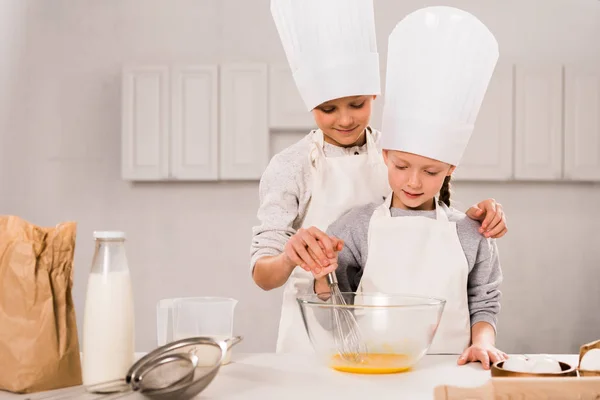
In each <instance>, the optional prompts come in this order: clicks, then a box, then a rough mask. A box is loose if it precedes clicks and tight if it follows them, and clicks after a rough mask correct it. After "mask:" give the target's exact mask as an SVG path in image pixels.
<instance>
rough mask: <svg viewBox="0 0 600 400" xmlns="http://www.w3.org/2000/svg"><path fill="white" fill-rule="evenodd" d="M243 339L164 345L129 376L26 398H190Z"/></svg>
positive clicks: (198, 339)
mask: <svg viewBox="0 0 600 400" xmlns="http://www.w3.org/2000/svg"><path fill="white" fill-rule="evenodd" d="M241 340H242V337H241V336H235V337H232V338H228V339H225V340H216V339H213V338H210V337H192V338H187V339H182V340H177V341H174V342H171V343H168V344H166V345H164V346H161V347H159V348H157V349H155V350H153V351H152V352H150V353H148V354H147V355H145V356H144V357H142V358H140V359H139V360H138V361H137V362H136V363H135V364H133V365H132V367H131V368H130V369H129V371H128V373H127V376H126V377H125V379H120V380H117V381H111V382H103V383H99V384H95V385H90V386H87V387H84V388H81V387H79V388H76V389H71V390H69V391H68V392H67V393H65V392H63V393H61V394H54V395H52V396H46V397H30V398H27V399H25V400H62V399H69V398H74V397H79V396H81V395H83V394H85V393H86V392H87V393H91V394H98V395H101V396H96V397H94V398H105V397H107V396H110V398H111V399H116V398H120V397H124V396H128V395H129V394H131V393H132V392H138V393H140V394H142V395H143V396H145V397H148V398H150V399H155V400H171V399H181V400H187V399H191V398H193V397H195V396H196V395H198V394H199V393H200V392H202V391H203V390H204V389H205V388H206V387H207V386H208V385H209V384H210V383H211V382H212V380H213V379H214V378H215V376H216V375H217V372H219V369H220V368H221V364H222V362H223V361H224V360H225V356H226V355H227V351H228V350H229V349H230V348H231V347H233V346H234V345H236V344H237V343H239V342H240V341H241Z"/></svg>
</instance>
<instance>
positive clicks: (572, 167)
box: [564, 64, 600, 181]
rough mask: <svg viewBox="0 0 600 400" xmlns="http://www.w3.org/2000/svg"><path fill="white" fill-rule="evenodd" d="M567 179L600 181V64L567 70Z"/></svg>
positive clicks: (565, 153)
mask: <svg viewBox="0 0 600 400" xmlns="http://www.w3.org/2000/svg"><path fill="white" fill-rule="evenodd" d="M564 177H565V179H567V180H586V181H600V64H595V65H567V66H566V67H565V141H564Z"/></svg>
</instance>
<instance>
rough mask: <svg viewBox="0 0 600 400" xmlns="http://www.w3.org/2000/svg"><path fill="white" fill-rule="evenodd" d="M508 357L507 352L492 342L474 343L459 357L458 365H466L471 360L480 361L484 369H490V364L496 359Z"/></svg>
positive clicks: (501, 359)
mask: <svg viewBox="0 0 600 400" xmlns="http://www.w3.org/2000/svg"><path fill="white" fill-rule="evenodd" d="M507 358H508V356H507V355H506V353H504V352H503V351H500V350H498V349H497V348H495V347H494V346H492V345H491V344H473V345H471V347H469V348H468V349H466V350H465V351H464V352H463V353H462V354H461V356H460V357H459V358H458V365H464V364H467V363H469V362H471V361H480V362H481V365H482V366H483V369H490V364H493V363H495V362H496V361H504V360H506V359H507Z"/></svg>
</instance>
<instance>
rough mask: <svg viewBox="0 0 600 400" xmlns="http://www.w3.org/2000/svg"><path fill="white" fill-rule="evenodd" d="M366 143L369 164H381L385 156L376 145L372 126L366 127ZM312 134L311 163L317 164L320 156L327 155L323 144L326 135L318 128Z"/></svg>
mask: <svg viewBox="0 0 600 400" xmlns="http://www.w3.org/2000/svg"><path fill="white" fill-rule="evenodd" d="M365 135H366V139H367V140H366V144H367V157H369V164H379V163H382V161H383V156H382V155H381V154H380V153H379V152H378V151H377V146H376V145H375V139H374V138H373V131H372V130H371V128H370V127H366V128H365ZM310 136H311V138H310V139H311V150H310V153H309V159H310V163H311V165H313V166H315V164H316V161H317V159H318V158H319V157H325V152H324V151H323V146H325V136H324V134H323V131H322V130H320V129H316V130H314V131H312V132H311V133H310Z"/></svg>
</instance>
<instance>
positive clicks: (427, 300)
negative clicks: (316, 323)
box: [296, 292, 446, 309]
mask: <svg viewBox="0 0 600 400" xmlns="http://www.w3.org/2000/svg"><path fill="white" fill-rule="evenodd" d="M322 294H329V293H305V294H301V295H297V296H296V301H297V302H298V304H300V305H306V306H318V307H325V308H328V307H330V308H351V309H381V308H422V307H438V306H445V305H446V300H445V299H442V298H439V297H433V296H422V295H418V294H408V293H379V292H340V294H342V295H361V296H365V295H366V296H373V297H375V296H377V297H383V298H404V299H418V300H422V302H420V303H411V304H381V305H377V304H357V305H355V304H331V303H324V302H323V300H321V299H320V298H319V295H322Z"/></svg>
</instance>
